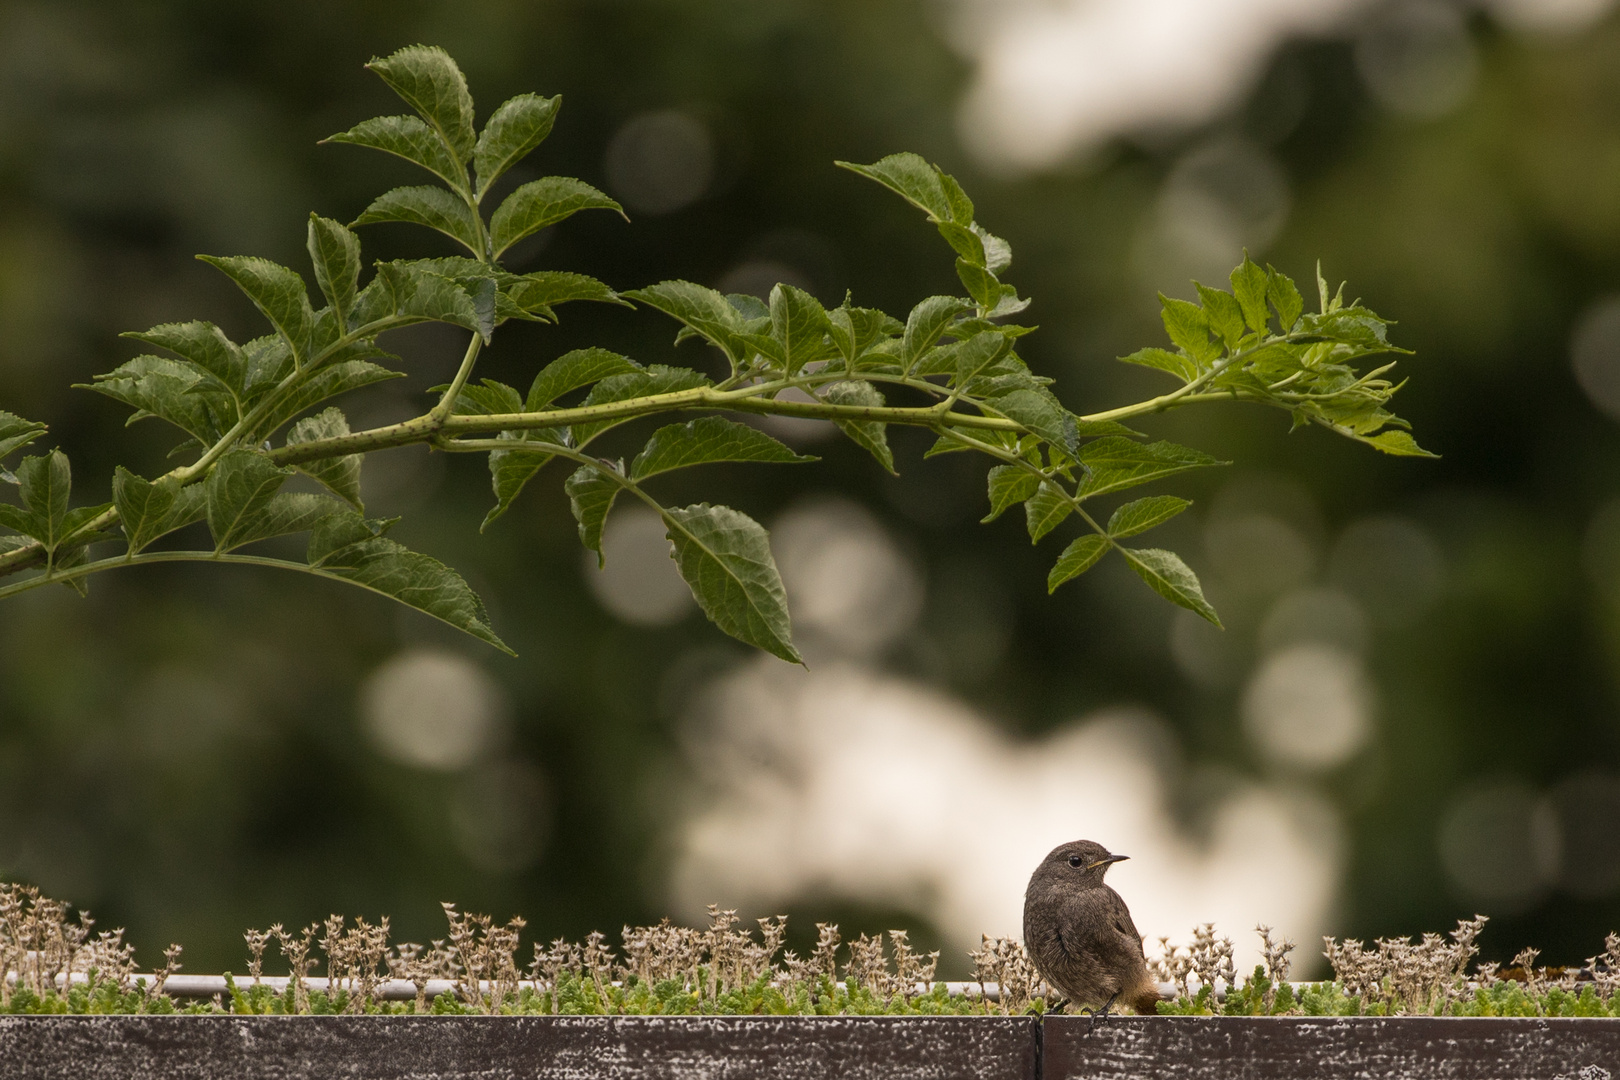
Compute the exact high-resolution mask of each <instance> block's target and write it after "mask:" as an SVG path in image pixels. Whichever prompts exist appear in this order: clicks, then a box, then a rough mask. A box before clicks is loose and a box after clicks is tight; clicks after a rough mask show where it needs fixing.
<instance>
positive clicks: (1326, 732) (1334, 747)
mask: <svg viewBox="0 0 1620 1080" xmlns="http://www.w3.org/2000/svg"><path fill="white" fill-rule="evenodd" d="M1372 707H1373V691H1372V687H1371V686H1370V685H1369V682H1368V679H1367V676H1366V674H1365V672H1364V671H1363V670H1362V665H1361V660H1360V658H1359V657H1358V656H1356V655H1355V654H1354V653H1352V652H1350V651H1348V650H1346V649H1344V648H1342V647H1340V646H1338V645H1332V644H1325V643H1320V642H1310V643H1305V644H1299V645H1290V646H1288V647H1286V648H1284V649H1281V650H1280V651H1278V652H1275V653H1272V654H1271V655H1270V656H1268V657H1266V659H1265V660H1264V661H1262V662H1261V664H1260V668H1259V670H1258V671H1256V672H1255V674H1254V678H1253V679H1252V680H1250V682H1249V685H1248V687H1247V689H1246V690H1245V691H1244V694H1243V703H1242V714H1243V728H1244V731H1245V732H1246V733H1247V734H1248V736H1249V738H1250V739H1252V740H1253V741H1254V743H1255V745H1256V746H1257V747H1258V748H1259V750H1260V751H1261V753H1262V754H1264V755H1265V756H1266V757H1267V758H1268V759H1270V760H1271V761H1272V762H1274V763H1276V764H1278V765H1283V766H1288V767H1292V768H1298V769H1305V770H1311V771H1320V770H1324V769H1331V768H1334V767H1335V766H1338V765H1342V764H1344V763H1345V762H1346V761H1348V760H1350V758H1351V757H1353V756H1354V755H1355V754H1356V752H1357V751H1359V750H1360V749H1361V748H1362V747H1364V746H1365V745H1366V744H1367V740H1368V738H1369V737H1370V736H1371V734H1372Z"/></svg>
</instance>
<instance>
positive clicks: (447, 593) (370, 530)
mask: <svg viewBox="0 0 1620 1080" xmlns="http://www.w3.org/2000/svg"><path fill="white" fill-rule="evenodd" d="M390 524H392V522H368V521H366V520H365V519H364V518H362V517H361V516H360V515H359V514H356V513H353V512H352V511H342V510H340V511H338V512H337V513H335V514H332V515H329V516H327V517H326V518H323V519H322V520H321V521H320V522H318V523H317V524H316V526H315V529H314V531H313V533H312V534H311V536H310V543H309V556H308V557H309V563H308V564H299V563H290V562H289V563H282V564H279V565H284V566H286V567H287V568H288V569H292V570H302V571H304V572H306V573H310V574H314V575H315V576H317V577H326V578H332V579H334V580H337V581H346V582H348V583H350V584H352V585H358V586H360V587H361V588H363V589H369V590H370V591H372V592H374V593H378V594H379V595H382V596H386V597H389V598H390V599H392V600H397V601H399V602H400V603H402V604H404V605H406V606H407V607H411V608H415V609H416V610H417V611H420V612H423V613H424V614H427V615H431V616H433V617H434V618H435V619H438V620H440V621H441V622H444V623H448V624H449V625H451V626H453V627H455V628H456V629H458V630H462V631H464V632H466V633H468V634H471V635H472V636H473V637H476V638H478V639H479V640H480V641H486V642H488V643H489V644H491V645H493V646H495V647H496V648H497V649H500V650H501V651H502V652H504V653H506V654H508V655H516V654H514V653H513V652H512V650H511V649H509V648H507V646H506V643H505V642H503V641H502V640H501V639H500V638H499V637H497V636H496V635H495V632H494V631H493V630H491V629H490V626H489V613H488V612H487V611H485V610H484V604H483V601H481V600H479V599H478V594H477V593H475V592H473V591H472V589H470V588H469V587H468V586H467V583H466V581H464V580H462V577H461V575H460V574H458V573H456V572H455V571H454V570H452V569H450V568H449V567H448V566H446V565H444V564H443V563H441V562H440V561H439V560H437V559H434V558H432V557H430V556H427V555H423V554H421V553H420V552H415V551H411V550H410V549H408V548H406V547H404V546H403V545H401V544H398V543H396V542H394V541H393V540H389V539H386V538H384V537H383V536H382V533H383V532H384V531H386V529H387V527H388V525H390Z"/></svg>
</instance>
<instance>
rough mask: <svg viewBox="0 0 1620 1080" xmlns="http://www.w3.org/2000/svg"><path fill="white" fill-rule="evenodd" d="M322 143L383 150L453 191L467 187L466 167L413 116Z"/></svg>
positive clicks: (382, 119) (374, 122)
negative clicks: (413, 165)
mask: <svg viewBox="0 0 1620 1080" xmlns="http://www.w3.org/2000/svg"><path fill="white" fill-rule="evenodd" d="M321 141H322V142H330V143H348V144H349V145H351V146H366V147H370V148H371V149H373V150H381V151H383V152H384V153H386V154H393V155H394V156H395V157H401V158H404V159H405V160H406V161H409V162H411V163H412V164H415V165H420V166H422V168H424V169H426V170H427V171H428V172H430V173H432V174H433V175H435V176H437V177H439V178H440V179H442V180H443V181H444V182H445V183H447V184H449V185H450V186H451V187H453V188H458V189H459V188H462V187H465V186H466V184H467V167H466V165H465V164H463V163H461V162H458V161H457V160H456V158H455V155H454V154H452V153H451V152H450V148H449V147H448V146H446V145H445V144H444V140H443V139H441V138H440V137H439V135H438V133H437V132H435V131H434V130H433V129H432V128H431V127H429V126H428V125H427V124H426V123H425V122H424V121H422V120H420V119H418V118H417V117H414V116H378V117H375V118H374V119H371V120H365V121H362V122H361V123H358V124H356V125H355V126H354V127H352V128H350V129H349V130H348V131H344V132H340V133H339V134H336V135H331V136H328V137H327V138H325V139H323V140H321Z"/></svg>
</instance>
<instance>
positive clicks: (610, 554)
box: [584, 504, 697, 626]
mask: <svg viewBox="0 0 1620 1080" xmlns="http://www.w3.org/2000/svg"><path fill="white" fill-rule="evenodd" d="M670 551H671V546H670V542H669V535H668V529H667V528H666V527H665V525H664V519H663V518H661V517H659V516H658V514H656V513H655V512H654V511H653V510H651V509H650V508H648V507H646V506H642V505H639V504H632V505H630V506H615V507H614V509H613V512H612V513H611V514H609V515H608V520H607V526H606V527H605V528H604V529H603V530H602V560H601V563H600V565H598V560H597V555H596V552H594V551H587V552H585V554H584V574H585V581H586V583H587V584H588V585H589V586H590V589H591V592H592V594H594V595H595V597H596V599H597V601H598V602H599V603H600V604H601V605H602V606H603V607H605V608H607V609H608V611H610V612H612V613H613V614H614V615H615V616H616V617H618V618H619V619H620V621H622V622H627V623H630V624H631V625H632V626H668V625H669V624H670V623H676V622H680V621H681V620H682V619H684V618H686V616H687V614H688V613H690V612H691V611H692V610H693V609H694V608H696V607H697V601H695V600H693V599H692V590H691V589H690V588H689V587H688V586H687V584H686V582H685V581H682V580H681V573H680V570H679V569H677V568H676V566H675V560H673V559H672V558H670Z"/></svg>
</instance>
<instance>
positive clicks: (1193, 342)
mask: <svg viewBox="0 0 1620 1080" xmlns="http://www.w3.org/2000/svg"><path fill="white" fill-rule="evenodd" d="M1159 303H1160V304H1161V305H1163V307H1162V310H1161V311H1160V313H1159V314H1160V317H1161V318H1162V319H1163V320H1164V329H1165V332H1166V333H1168V334H1169V335H1170V340H1171V341H1173V342H1175V344H1176V345H1177V347H1179V348H1180V349H1181V350H1182V351H1183V352H1185V353H1186V354H1187V355H1188V356H1191V357H1192V358H1193V359H1194V360H1196V361H1197V362H1198V364H1199V366H1200V367H1202V366H1204V365H1205V364H1208V363H1209V362H1210V361H1212V360H1214V359H1215V358H1216V357H1218V356H1220V355H1221V347H1220V345H1219V344H1217V343H1216V342H1214V341H1211V340H1210V337H1209V317H1208V316H1207V315H1206V314H1204V309H1203V308H1201V307H1199V306H1198V305H1197V304H1192V303H1188V302H1187V301H1186V300H1176V299H1174V298H1173V297H1169V296H1166V295H1164V294H1163V293H1160V294H1159Z"/></svg>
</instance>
